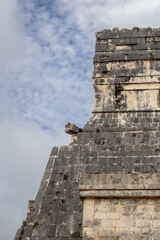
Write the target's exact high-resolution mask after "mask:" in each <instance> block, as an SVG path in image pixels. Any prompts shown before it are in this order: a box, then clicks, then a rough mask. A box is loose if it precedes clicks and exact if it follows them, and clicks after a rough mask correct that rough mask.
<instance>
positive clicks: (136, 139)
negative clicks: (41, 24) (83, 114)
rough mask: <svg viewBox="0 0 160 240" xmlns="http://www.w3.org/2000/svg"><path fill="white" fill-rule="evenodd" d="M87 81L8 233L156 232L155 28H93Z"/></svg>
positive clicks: (155, 236)
mask: <svg viewBox="0 0 160 240" xmlns="http://www.w3.org/2000/svg"><path fill="white" fill-rule="evenodd" d="M93 86H94V91H95V94H94V108H93V112H92V115H91V118H90V119H89V120H88V122H87V123H86V125H85V126H84V127H83V128H82V129H79V128H78V127H77V126H75V125H74V124H70V123H68V124H67V125H66V132H67V133H69V134H71V142H70V144H69V145H68V146H61V147H54V148H53V149H52V152H51V155H50V158H49V161H48V164H47V167H46V169H45V173H44V176H43V179H42V181H41V184H40V188H39V191H38V194H37V197H36V199H35V201H30V202H29V208H28V212H27V219H26V221H24V222H23V224H22V227H21V228H20V229H19V230H18V231H17V234H16V236H15V240H65V239H70V240H80V239H83V240H93V239H96V240H105V239H107V240H124V239H125V240H126V239H127V240H159V239H160V29H159V28H157V29H151V28H145V29H142V28H140V29H139V28H137V27H135V28H133V29H132V30H128V29H122V30H119V29H117V28H114V29H113V30H103V31H100V32H98V33H97V34H96V51H95V56H94V73H93Z"/></svg>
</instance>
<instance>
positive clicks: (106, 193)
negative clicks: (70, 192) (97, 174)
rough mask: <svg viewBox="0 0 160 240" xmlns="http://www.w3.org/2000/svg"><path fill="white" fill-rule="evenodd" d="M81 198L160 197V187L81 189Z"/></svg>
mask: <svg viewBox="0 0 160 240" xmlns="http://www.w3.org/2000/svg"><path fill="white" fill-rule="evenodd" d="M80 198H160V189H158V190H155V189H154V190H150V189H145V190H144V189H141V190H140V189H139V190H136V189H123V190H119V189H116V190H111V189H110V190H98V189H96V190H95V189H94V190H93V189H91V190H85V191H84V190H80Z"/></svg>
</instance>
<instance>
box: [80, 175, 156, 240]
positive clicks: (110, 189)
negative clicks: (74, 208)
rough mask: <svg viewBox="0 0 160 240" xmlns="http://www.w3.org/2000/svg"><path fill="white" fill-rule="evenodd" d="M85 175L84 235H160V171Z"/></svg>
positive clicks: (133, 238)
mask: <svg viewBox="0 0 160 240" xmlns="http://www.w3.org/2000/svg"><path fill="white" fill-rule="evenodd" d="M88 178H89V176H88V175H84V178H83V185H81V186H80V196H81V198H83V201H84V204H83V239H97V240H102V239H108V240H124V239H127V240H146V239H148V240H153V239H154V240H155V239H157V240H158V239H159V238H160V182H159V181H160V174H135V173H133V174H108V175H106V174H103V175H92V176H91V178H92V182H90V184H89V185H88V184H87V183H86V179H88Z"/></svg>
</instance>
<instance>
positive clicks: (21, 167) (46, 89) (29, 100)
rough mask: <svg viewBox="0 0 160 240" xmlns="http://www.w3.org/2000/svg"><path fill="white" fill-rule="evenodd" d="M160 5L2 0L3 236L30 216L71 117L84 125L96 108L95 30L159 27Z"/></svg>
mask: <svg viewBox="0 0 160 240" xmlns="http://www.w3.org/2000/svg"><path fill="white" fill-rule="evenodd" d="M159 11H160V2H159V1H158V0H152V2H151V1H149V0H141V1H139V0H127V1H126V0H101V1H97V0H87V1H86V0H76V1H74V2H73V1H69V0H61V1H59V0H54V1H53V0H48V1H47V0H46V1H43V0H37V1H32V0H27V1H24V0H21V1H19V0H2V1H0V52H1V54H0V112H1V115H0V119H1V120H0V131H1V133H2V134H1V139H0V141H1V149H2V151H1V153H0V154H1V159H2V161H1V165H0V186H1V188H0V194H1V195H2V198H1V202H0V208H1V217H0V225H1V226H3V239H6V240H8V239H10V237H9V236H11V235H12V236H13V234H14V233H15V231H16V230H14V228H15V225H14V224H12V223H13V222H16V224H17V225H20V222H21V221H22V218H24V215H25V214H26V206H27V201H28V200H29V199H30V198H34V196H35V194H36V192H37V187H38V185H39V183H40V179H41V176H42V173H43V172H44V168H45V164H46V161H47V158H48V154H49V152H50V150H51V147H52V146H53V145H57V144H63V143H66V142H67V140H68V139H69V138H68V137H67V136H66V135H64V134H62V132H63V129H64V125H65V123H66V122H68V121H71V122H74V123H76V124H78V125H79V126H81V127H82V126H83V125H84V124H85V122H86V121H87V119H88V118H89V116H90V113H91V110H92V106H93V88H92V71H93V66H92V58H93V55H94V45H95V32H96V31H100V30H101V29H104V28H113V27H120V28H126V27H128V28H131V27H132V26H140V27H147V26H151V27H158V25H159ZM34 169H36V174H35V172H34ZM28 172H29V173H30V176H31V177H30V178H29V179H28ZM33 182H34V183H35V185H34V186H33V184H32V183H33ZM11 183H12V185H11ZM24 186H25V191H24ZM22 192H23V194H21V193H22ZM2 206H3V207H2ZM17 212H18V215H17ZM16 215H17V216H16ZM7 222H10V226H12V229H11V228H10V229H11V230H10V231H8V229H7V228H6V226H7ZM17 225H16V227H17Z"/></svg>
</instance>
